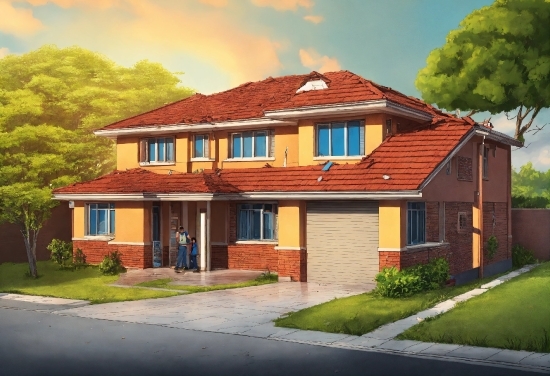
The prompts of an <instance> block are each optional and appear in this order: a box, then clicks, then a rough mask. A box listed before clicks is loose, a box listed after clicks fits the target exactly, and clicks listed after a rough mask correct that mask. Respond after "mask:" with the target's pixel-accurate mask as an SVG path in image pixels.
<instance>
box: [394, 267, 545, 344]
mask: <svg viewBox="0 0 550 376" xmlns="http://www.w3.org/2000/svg"><path fill="white" fill-rule="evenodd" d="M399 338H400V339H414V340H418V341H427V342H442V343H458V344H465V345H474V346H487V347H497V348H506V349H512V350H527V351H536V352H550V262H547V263H544V264H542V265H541V266H538V267H537V268H535V269H533V270H532V271H530V272H528V273H525V274H523V275H521V276H519V277H516V278H514V279H512V280H510V281H509V282H506V283H504V284H502V285H500V286H497V287H494V288H492V289H491V290H489V291H487V292H486V293H485V294H483V295H480V296H478V297H476V298H473V299H471V300H468V301H466V302H464V303H462V304H459V305H458V306H457V307H456V308H454V309H453V310H451V311H449V312H447V313H445V314H443V315H440V316H437V317H435V318H433V319H431V320H426V321H424V322H422V323H420V324H419V325H415V326H413V327H412V328H410V329H409V330H407V331H406V332H404V333H402V334H401V335H400V336H399Z"/></svg>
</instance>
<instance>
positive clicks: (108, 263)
mask: <svg viewBox="0 0 550 376" xmlns="http://www.w3.org/2000/svg"><path fill="white" fill-rule="evenodd" d="M123 270H124V268H123V267H122V260H121V259H120V253H118V251H114V252H109V253H108V254H107V255H106V256H105V257H104V258H103V261H101V264H99V271H100V272H101V273H102V274H104V275H115V274H118V273H120V272H121V271H123Z"/></svg>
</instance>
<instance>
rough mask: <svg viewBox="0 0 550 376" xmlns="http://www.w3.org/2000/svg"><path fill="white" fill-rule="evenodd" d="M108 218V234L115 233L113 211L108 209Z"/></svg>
mask: <svg viewBox="0 0 550 376" xmlns="http://www.w3.org/2000/svg"><path fill="white" fill-rule="evenodd" d="M109 214H110V218H109V234H114V233H115V211H114V210H109Z"/></svg>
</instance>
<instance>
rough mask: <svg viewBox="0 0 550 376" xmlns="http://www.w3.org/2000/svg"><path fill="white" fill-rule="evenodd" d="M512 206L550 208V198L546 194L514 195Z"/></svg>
mask: <svg viewBox="0 0 550 376" xmlns="http://www.w3.org/2000/svg"><path fill="white" fill-rule="evenodd" d="M512 207H513V208H524V209H544V208H550V199H548V198H546V197H544V196H533V197H525V196H512Z"/></svg>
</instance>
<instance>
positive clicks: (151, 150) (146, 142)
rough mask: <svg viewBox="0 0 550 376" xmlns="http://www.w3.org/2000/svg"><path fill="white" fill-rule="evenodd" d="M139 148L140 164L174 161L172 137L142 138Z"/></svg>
mask: <svg viewBox="0 0 550 376" xmlns="http://www.w3.org/2000/svg"><path fill="white" fill-rule="evenodd" d="M139 149H140V150H139V162H140V163H141V164H154V163H174V137H157V138H144V139H142V140H141V141H140V148H139Z"/></svg>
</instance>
